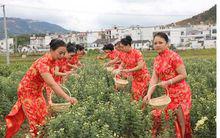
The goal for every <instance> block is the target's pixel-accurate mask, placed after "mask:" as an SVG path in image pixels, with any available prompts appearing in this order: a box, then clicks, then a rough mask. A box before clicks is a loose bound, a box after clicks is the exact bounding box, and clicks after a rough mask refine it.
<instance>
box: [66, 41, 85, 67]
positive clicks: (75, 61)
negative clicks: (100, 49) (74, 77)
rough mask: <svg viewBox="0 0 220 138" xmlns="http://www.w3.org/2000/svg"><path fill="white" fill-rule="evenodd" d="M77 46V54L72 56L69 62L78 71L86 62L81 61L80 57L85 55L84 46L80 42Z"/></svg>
mask: <svg viewBox="0 0 220 138" xmlns="http://www.w3.org/2000/svg"><path fill="white" fill-rule="evenodd" d="M75 47H76V54H75V55H74V56H73V57H72V59H71V60H70V61H69V63H70V66H71V67H72V69H73V70H75V71H76V70H77V69H78V68H79V67H83V66H84V64H82V63H81V62H80V60H79V58H81V57H82V56H84V55H85V51H84V47H83V46H82V45H80V44H76V45H75Z"/></svg>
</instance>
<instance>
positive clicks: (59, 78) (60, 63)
mask: <svg viewBox="0 0 220 138" xmlns="http://www.w3.org/2000/svg"><path fill="white" fill-rule="evenodd" d="M56 66H58V67H59V72H65V69H66V68H67V67H66V66H67V60H66V58H62V59H61V60H57V61H56V62H55V67H56ZM55 67H52V68H51V73H52V75H53V78H54V80H55V81H56V83H57V84H61V83H62V76H57V75H55ZM45 88H46V93H47V95H48V96H51V95H52V92H53V91H52V89H51V88H50V87H49V86H47V84H45Z"/></svg>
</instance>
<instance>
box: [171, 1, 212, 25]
mask: <svg viewBox="0 0 220 138" xmlns="http://www.w3.org/2000/svg"><path fill="white" fill-rule="evenodd" d="M200 23H203V24H216V5H215V6H213V7H212V8H210V9H209V10H207V11H204V12H203V13H200V14H198V15H195V16H193V17H192V18H188V19H185V20H182V21H178V22H176V23H175V24H176V25H177V26H186V25H188V24H191V25H198V24H200Z"/></svg>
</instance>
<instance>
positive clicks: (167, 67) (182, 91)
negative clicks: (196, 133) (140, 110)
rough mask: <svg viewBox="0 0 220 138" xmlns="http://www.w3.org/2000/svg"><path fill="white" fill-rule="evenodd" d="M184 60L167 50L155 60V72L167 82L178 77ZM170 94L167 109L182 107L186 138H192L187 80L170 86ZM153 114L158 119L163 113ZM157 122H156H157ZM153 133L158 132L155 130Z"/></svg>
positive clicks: (178, 136) (178, 131) (155, 112)
mask: <svg viewBox="0 0 220 138" xmlns="http://www.w3.org/2000/svg"><path fill="white" fill-rule="evenodd" d="M183 64H184V63H183V60H182V58H181V57H180V56H179V55H178V54H177V53H175V52H173V51H171V50H169V49H166V50H164V51H163V52H161V53H159V55H158V56H157V57H156V58H155V60H154V70H155V72H156V74H157V76H158V78H159V80H161V81H167V80H169V79H172V78H174V77H176V76H177V75H178V73H177V71H176V69H177V68H178V67H179V66H180V65H183ZM168 93H169V96H170V98H171V103H170V104H169V105H168V107H167V108H166V109H165V112H166V113H167V110H172V111H174V110H175V109H177V107H178V106H179V105H180V106H181V107H182V111H183V113H184V119H185V129H186V131H185V138H191V128H190V109H191V105H192V103H191V90H190V87H189V85H188V84H187V83H186V80H181V81H180V82H177V83H175V84H172V85H169V86H168ZM153 114H154V116H155V119H156V118H159V117H160V114H161V111H159V110H154V111H153ZM155 121H156V120H155ZM175 129H176V137H177V138H181V132H180V127H179V124H178V122H177V121H175ZM153 133H156V130H155V129H153Z"/></svg>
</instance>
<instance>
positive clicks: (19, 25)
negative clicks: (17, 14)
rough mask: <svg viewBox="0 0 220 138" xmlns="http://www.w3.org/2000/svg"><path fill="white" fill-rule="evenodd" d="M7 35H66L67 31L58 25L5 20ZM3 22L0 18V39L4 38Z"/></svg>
mask: <svg viewBox="0 0 220 138" xmlns="http://www.w3.org/2000/svg"><path fill="white" fill-rule="evenodd" d="M6 20H7V28H8V35H9V36H11V35H22V34H45V33H55V32H56V33H66V32H69V31H68V30H66V29H64V28H62V27H61V26H59V25H56V24H51V23H48V22H41V21H36V20H30V19H21V18H7V19H6ZM3 25H4V20H3V18H0V38H1V36H3V37H4V35H3V34H4V29H3Z"/></svg>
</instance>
